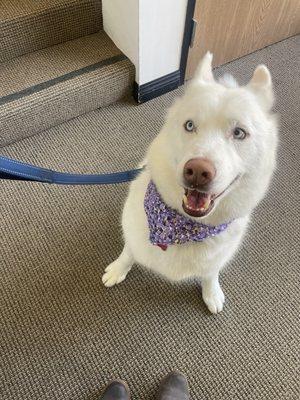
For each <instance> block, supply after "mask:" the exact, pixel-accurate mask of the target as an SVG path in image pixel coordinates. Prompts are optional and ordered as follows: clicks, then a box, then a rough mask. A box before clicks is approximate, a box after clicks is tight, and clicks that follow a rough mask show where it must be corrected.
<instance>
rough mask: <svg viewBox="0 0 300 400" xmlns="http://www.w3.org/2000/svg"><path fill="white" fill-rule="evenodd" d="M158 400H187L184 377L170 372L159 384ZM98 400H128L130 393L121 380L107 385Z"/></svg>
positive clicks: (187, 393)
mask: <svg viewBox="0 0 300 400" xmlns="http://www.w3.org/2000/svg"><path fill="white" fill-rule="evenodd" d="M157 398H158V400H188V399H189V388H188V383H187V380H186V377H185V376H184V375H183V374H181V373H180V372H171V373H170V374H168V375H167V376H166V377H165V378H164V379H163V380H162V381H161V383H160V386H159V392H158V397H157ZM99 400H130V391H129V388H128V386H127V384H126V382H123V381H121V380H115V381H112V382H111V383H109V384H108V385H107V386H106V388H105V389H104V392H103V393H102V396H101V397H100V399H99Z"/></svg>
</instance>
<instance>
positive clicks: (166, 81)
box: [133, 70, 180, 103]
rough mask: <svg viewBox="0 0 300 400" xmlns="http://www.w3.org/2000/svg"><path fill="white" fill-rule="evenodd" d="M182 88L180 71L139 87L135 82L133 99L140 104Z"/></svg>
mask: <svg viewBox="0 0 300 400" xmlns="http://www.w3.org/2000/svg"><path fill="white" fill-rule="evenodd" d="M178 86H180V70H177V71H174V72H171V73H170V74H168V75H165V76H162V77H161V78H158V79H154V80H153V81H151V82H147V83H144V84H143V85H139V84H137V83H136V82H134V87H133V97H134V99H135V100H136V101H137V102H138V103H144V102H145V101H148V100H151V99H154V98H155V97H158V96H161V95H162V94H165V93H167V92H170V91H171V90H174V89H177V88H178Z"/></svg>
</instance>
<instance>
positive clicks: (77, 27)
mask: <svg viewBox="0 0 300 400" xmlns="http://www.w3.org/2000/svg"><path fill="white" fill-rule="evenodd" d="M101 28H102V7H101V0H1V1H0V38H1V40H0V62H3V61H6V60H10V59H12V58H15V57H18V56H20V55H22V54H26V53H30V52H32V51H36V50H39V49H43V48H46V47H49V46H53V45H55V44H58V43H63V42H66V41H68V40H73V39H76V38H79V37H81V36H85V35H90V34H92V33H95V32H98V31H99V30H100V29H101Z"/></svg>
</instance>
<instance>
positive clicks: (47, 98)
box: [0, 60, 134, 147]
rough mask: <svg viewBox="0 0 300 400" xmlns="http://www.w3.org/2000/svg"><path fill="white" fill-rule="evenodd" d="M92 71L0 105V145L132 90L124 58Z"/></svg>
mask: <svg viewBox="0 0 300 400" xmlns="http://www.w3.org/2000/svg"><path fill="white" fill-rule="evenodd" d="M117 66H118V69H117V72H116V68H115V67H116V64H113V65H110V66H108V67H107V68H106V69H105V76H103V70H101V69H99V70H95V71H93V72H90V73H86V74H84V75H82V76H78V77H75V78H73V79H70V80H68V81H66V82H62V83H59V84H56V85H54V86H52V87H50V88H48V89H46V90H42V91H40V92H37V93H34V94H32V95H30V96H25V97H23V98H20V99H18V100H16V101H12V102H9V103H8V104H4V105H2V106H1V107H0V126H1V134H0V147H3V146H6V145H8V144H11V143H13V142H16V141H18V140H21V139H23V138H25V137H29V136H32V135H34V134H36V133H38V132H41V131H43V130H45V129H48V128H50V127H51V126H55V125H58V124H60V123H62V122H64V121H66V120H69V119H71V118H74V117H77V116H78V115H81V114H84V113H87V112H89V111H92V110H95V109H97V108H99V107H103V106H106V105H109V104H111V103H113V102H116V101H118V100H120V99H121V98H122V97H125V96H127V95H129V94H130V93H131V91H132V84H133V80H134V68H133V66H132V64H131V63H130V62H129V61H128V60H123V61H120V62H118V63H117Z"/></svg>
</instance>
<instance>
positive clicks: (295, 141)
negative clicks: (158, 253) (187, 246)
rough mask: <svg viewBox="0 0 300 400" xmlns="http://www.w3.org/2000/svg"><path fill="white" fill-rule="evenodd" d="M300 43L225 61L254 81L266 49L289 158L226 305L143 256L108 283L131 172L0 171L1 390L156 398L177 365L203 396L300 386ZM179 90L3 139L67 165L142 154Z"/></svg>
mask: <svg viewBox="0 0 300 400" xmlns="http://www.w3.org/2000/svg"><path fill="white" fill-rule="evenodd" d="M299 45H300V41H299V37H298V38H291V39H289V40H286V41H283V42H281V43H278V44H276V45H273V46H270V47H268V48H266V49H264V50H261V51H258V52H256V53H254V54H252V55H249V56H247V57H243V58H242V59H240V60H237V61H235V62H232V63H230V64H228V65H227V66H224V67H222V68H220V69H219V70H218V71H217V73H218V74H219V73H221V72H223V71H232V72H234V73H235V74H236V75H237V76H238V77H239V78H240V80H241V81H243V82H245V81H246V80H247V79H249V77H250V73H251V71H252V70H253V68H254V67H255V65H256V64H258V63H261V62H265V63H266V64H267V65H268V66H269V67H270V69H271V72H272V74H273V78H274V84H275V89H276V92H277V98H278V100H277V105H276V110H277V111H278V112H279V113H280V114H281V145H280V151H279V162H278V170H277V172H276V176H275V179H274V180H273V184H272V187H271V190H270V193H269V195H268V196H267V198H266V199H265V200H264V201H263V202H262V203H261V205H260V207H259V208H258V209H257V211H256V212H255V215H254V218H253V223H252V225H251V228H250V230H249V233H248V235H247V238H246V240H245V242H244V246H243V249H242V250H241V251H240V252H239V254H238V256H237V257H236V258H235V260H233V261H232V262H231V264H230V265H229V266H228V268H227V269H226V270H225V271H224V273H223V275H222V284H223V288H224V291H225V294H226V297H227V301H226V305H225V309H224V311H223V313H222V314H220V315H217V316H212V315H210V314H209V313H208V312H207V311H206V308H205V306H204V304H203V302H202V300H201V294H200V288H199V284H198V283H197V282H196V281H192V282H190V283H182V284H170V283H169V282H166V281H164V280H162V279H161V278H159V277H158V276H155V275H153V274H151V273H147V272H144V271H142V269H141V268H140V267H135V268H134V269H133V270H132V271H131V273H130V274H129V276H128V278H127V280H126V281H125V282H124V283H123V284H121V285H119V286H117V287H115V288H112V289H106V288H104V287H103V286H102V283H101V275H102V273H103V270H104V268H105V266H106V265H107V264H108V263H109V262H110V261H112V260H113V259H114V258H116V257H117V255H118V253H119V252H120V250H121V247H122V240H121V233H120V229H119V216H120V212H121V208H122V203H123V200H124V197H125V196H126V191H127V185H126V184H125V185H118V186H109V187H84V188H83V187H56V186H46V185H45V186H42V185H39V184H30V183H10V182H0V185H1V192H0V193H1V194H0V215H1V224H0V248H1V259H0V263H1V278H0V290H1V295H0V321H1V323H0V330H1V331H0V354H1V357H0V363H1V366H0V374H1V381H0V398H1V399H3V400H18V399H20V400H21V399H22V400H35V399H37V400H40V399H49V400H50V399H51V400H53V399H57V400H71V399H72V400H82V399H86V400H94V399H97V398H98V395H99V393H100V391H101V388H102V387H103V385H104V384H105V383H106V382H107V381H108V380H109V379H110V378H112V377H120V378H123V379H126V380H127V381H128V382H129V385H130V387H131V389H132V392H133V399H134V400H137V399H153V398H154V396H155V393H156V389H157V385H158V382H159V380H160V379H161V377H162V376H163V375H164V374H165V373H166V372H168V371H170V370H171V369H174V368H176V369H180V370H181V371H183V372H185V373H186V374H187V376H188V379H189V383H190V386H191V397H192V399H193V400H196V399H198V400H200V399H207V400H225V399H226V400H228V399H239V400H240V399H243V400H244V399H245V400H246V399H247V400H249V399H251V400H258V399H264V400H269V399H272V400H298V399H299V393H300V381H299V376H300V357H299V354H300V346H299V337H300V318H299V316H300V294H299V286H300V279H299V264H300V255H299V237H300V228H299V213H300V201H299V196H300V191H299V186H300V184H299V182H300V172H299V171H300V132H299V131H300V121H299V107H300V101H299V98H300V87H299V82H300V81H299ZM181 92H182V89H179V90H178V91H177V92H173V93H170V94H167V95H165V96H163V97H161V98H159V99H156V100H153V101H151V102H149V103H146V104H144V105H141V106H136V105H134V104H133V103H130V102H127V103H122V104H118V105H114V106H110V107H108V108H106V109H101V110H97V111H93V112H91V113H89V114H88V115H85V116H82V117H79V118H77V119H75V120H72V121H69V122H68V123H65V124H63V125H61V126H58V127H56V128H52V129H51V130H49V131H47V132H46V133H44V134H42V135H38V136H35V137H33V138H30V139H25V140H23V141H21V142H19V143H17V144H15V145H13V146H10V147H7V148H4V149H1V151H2V153H3V154H6V155H10V156H15V157H18V158H20V159H23V160H27V161H32V162H36V163H38V164H43V165H44V166H48V167H52V168H58V169H63V170H69V171H82V172H88V171H90V172H96V171H104V170H108V171H111V170H119V169H123V168H127V167H131V166H135V165H136V163H137V161H138V160H140V159H141V157H142V156H143V154H144V152H145V149H146V147H147V145H148V144H149V143H150V141H151V140H152V138H153V137H154V136H155V135H156V133H157V132H158V130H159V128H160V127H161V125H162V121H163V116H164V114H165V111H166V108H167V107H168V106H169V105H170V103H171V102H172V100H173V99H174V97H175V96H176V95H178V94H180V93H181ZM78 101H79V100H78Z"/></svg>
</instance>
